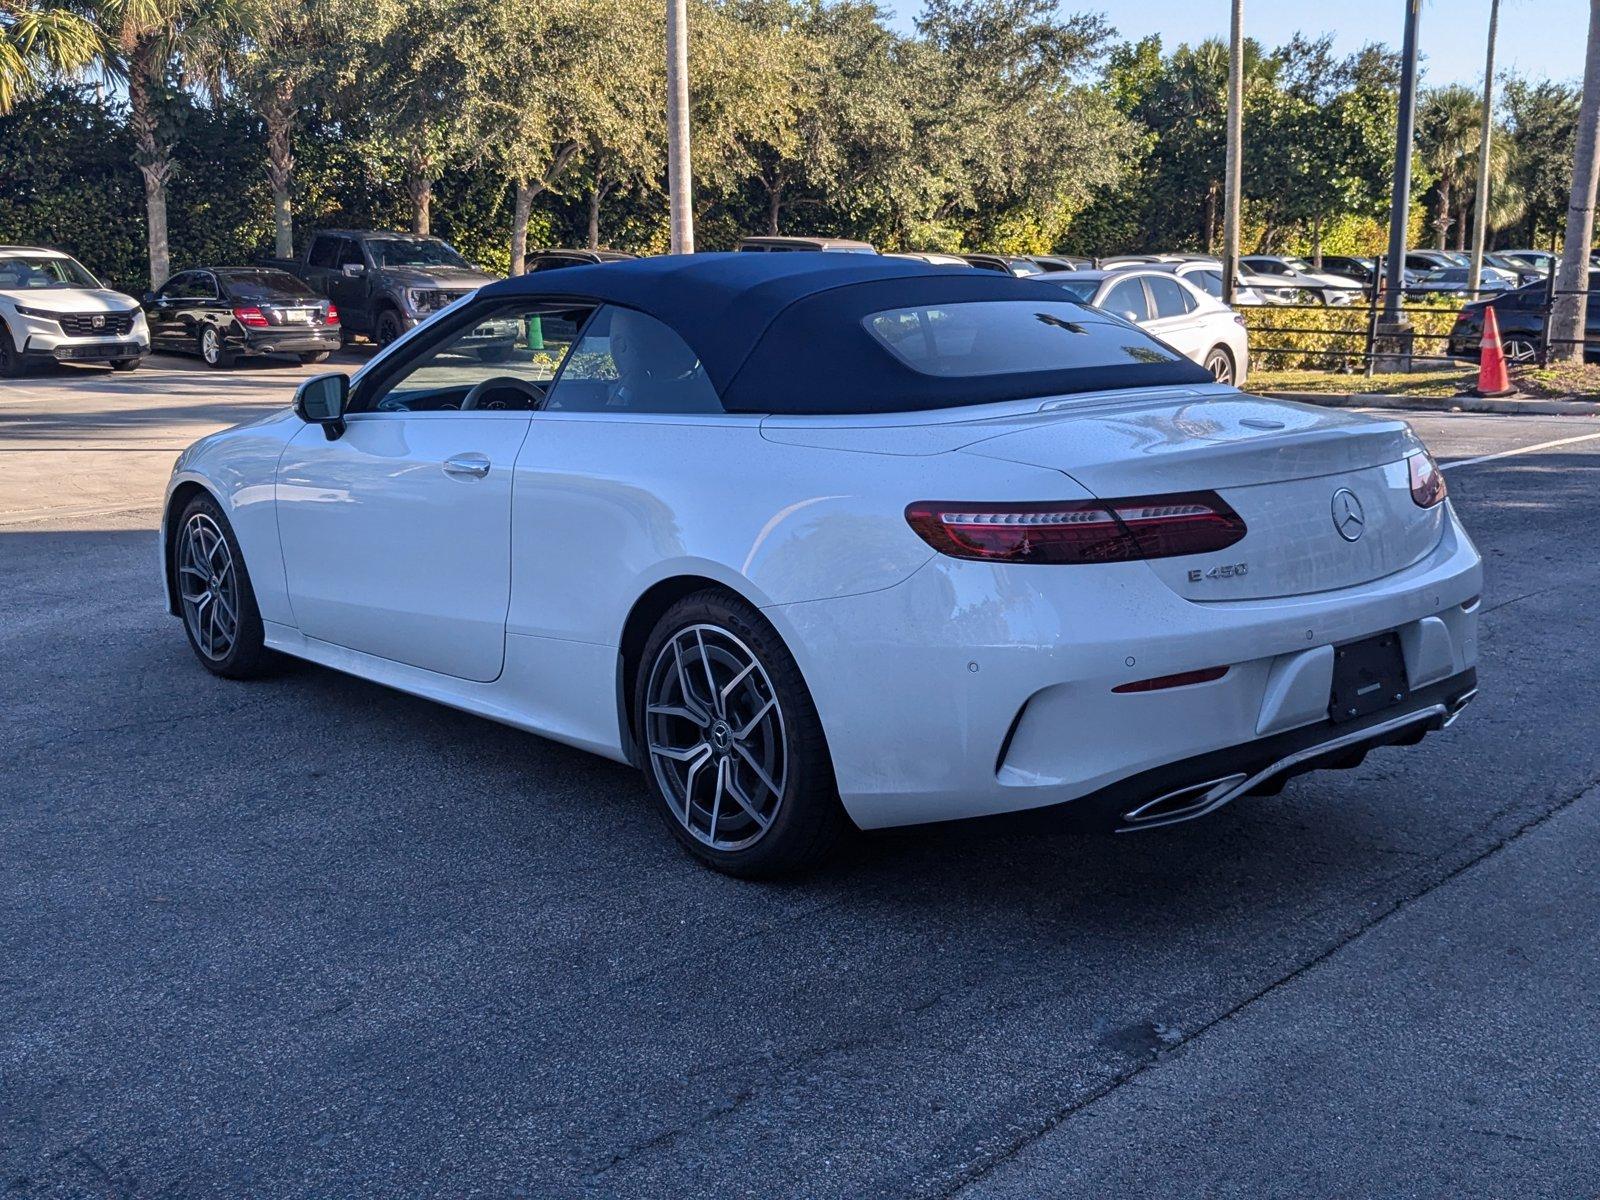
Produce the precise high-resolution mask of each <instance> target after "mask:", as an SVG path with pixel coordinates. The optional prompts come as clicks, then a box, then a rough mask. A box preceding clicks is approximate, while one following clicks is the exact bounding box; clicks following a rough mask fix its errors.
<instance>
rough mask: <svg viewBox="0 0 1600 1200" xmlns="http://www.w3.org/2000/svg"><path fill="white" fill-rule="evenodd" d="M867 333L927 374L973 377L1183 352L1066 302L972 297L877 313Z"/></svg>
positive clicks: (1157, 358)
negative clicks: (1173, 349)
mask: <svg viewBox="0 0 1600 1200" xmlns="http://www.w3.org/2000/svg"><path fill="white" fill-rule="evenodd" d="M866 326H867V331H868V332H869V333H871V334H872V336H873V337H875V338H877V339H878V341H879V342H880V343H882V344H883V346H884V347H885V348H887V349H888V350H889V352H890V353H892V354H893V355H894V356H895V357H896V358H898V359H899V360H900V361H901V362H903V363H905V365H906V366H908V367H910V368H911V369H912V370H913V371H919V372H921V373H922V374H924V375H942V376H956V377H961V378H970V377H972V376H975V375H1015V374H1025V373H1028V372H1033V371H1064V370H1076V369H1081V368H1085V367H1091V368H1093V367H1120V366H1137V365H1147V366H1155V365H1161V364H1166V363H1174V362H1178V361H1180V357H1179V355H1178V354H1177V353H1176V352H1175V351H1172V350H1169V349H1167V347H1165V346H1163V345H1161V343H1159V342H1157V341H1154V340H1153V339H1151V338H1150V337H1148V336H1146V335H1145V334H1143V333H1140V332H1139V331H1138V330H1137V329H1134V328H1133V327H1132V326H1130V325H1128V324H1126V323H1124V322H1122V321H1116V320H1112V319H1109V318H1107V317H1106V316H1105V315H1103V314H1101V313H1097V312H1095V311H1094V310H1092V309H1089V308H1085V307H1084V306H1083V305H1080V304H1074V303H1072V302H1071V301H1069V300H1061V301H1055V300H1044V301H1039V300H975V301H967V302H964V303H954V304H939V305H929V306H927V307H919V308H896V309H892V310H890V311H888V312H878V313H873V314H872V315H871V316H869V317H868V318H867V319H866Z"/></svg>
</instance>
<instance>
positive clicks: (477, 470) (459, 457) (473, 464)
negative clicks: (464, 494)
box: [444, 454, 489, 479]
mask: <svg viewBox="0 0 1600 1200" xmlns="http://www.w3.org/2000/svg"><path fill="white" fill-rule="evenodd" d="M444 473H445V474H446V475H455V476H458V477H461V478H466V479H482V478H483V477H484V476H485V475H487V474H488V473H489V460H488V458H487V457H486V456H484V455H482V454H456V455H452V456H451V457H450V458H447V459H445V460H444Z"/></svg>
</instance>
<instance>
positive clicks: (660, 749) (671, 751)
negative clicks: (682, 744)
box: [650, 742, 711, 762]
mask: <svg viewBox="0 0 1600 1200" xmlns="http://www.w3.org/2000/svg"><path fill="white" fill-rule="evenodd" d="M650 753H651V754H659V755H660V756H661V757H662V758H670V759H671V760H672V761H673V762H692V761H693V760H694V759H696V758H702V757H707V756H709V755H710V754H711V746H710V744H709V743H707V742H696V743H695V744H694V745H693V746H689V747H686V748H684V749H681V750H680V749H678V748H677V747H676V746H658V745H656V744H655V743H654V742H651V743H650Z"/></svg>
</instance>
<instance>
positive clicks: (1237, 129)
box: [1222, 0, 1244, 304]
mask: <svg viewBox="0 0 1600 1200" xmlns="http://www.w3.org/2000/svg"><path fill="white" fill-rule="evenodd" d="M1226 174H1227V177H1228V179H1227V184H1226V186H1225V188H1224V195H1223V215H1222V302H1223V303H1224V304H1232V303H1233V281H1234V278H1235V277H1236V276H1237V275H1238V274H1239V192H1240V189H1241V187H1242V184H1243V179H1244V0H1233V22H1232V26H1231V30H1230V33H1229V39H1228V158H1227V167H1226Z"/></svg>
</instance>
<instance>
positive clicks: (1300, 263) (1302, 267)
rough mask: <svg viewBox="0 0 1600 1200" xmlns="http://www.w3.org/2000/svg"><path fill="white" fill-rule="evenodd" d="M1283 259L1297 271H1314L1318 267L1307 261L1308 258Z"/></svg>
mask: <svg viewBox="0 0 1600 1200" xmlns="http://www.w3.org/2000/svg"><path fill="white" fill-rule="evenodd" d="M1283 261H1284V262H1286V263H1288V264H1289V265H1290V266H1291V267H1293V268H1294V269H1295V270H1296V271H1314V270H1316V268H1315V267H1313V266H1312V265H1311V263H1310V262H1309V261H1307V260H1306V259H1303V258H1286V259H1284V260H1283Z"/></svg>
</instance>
